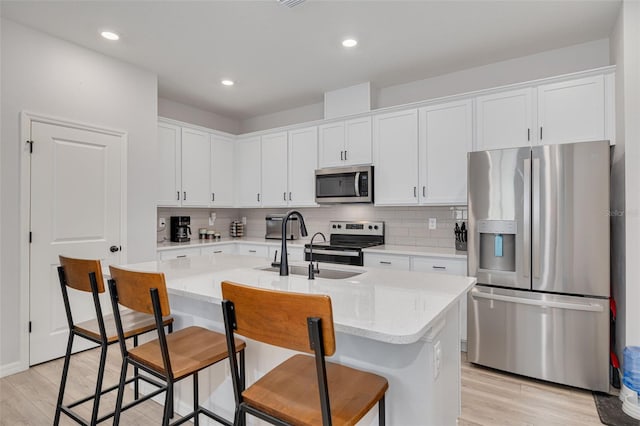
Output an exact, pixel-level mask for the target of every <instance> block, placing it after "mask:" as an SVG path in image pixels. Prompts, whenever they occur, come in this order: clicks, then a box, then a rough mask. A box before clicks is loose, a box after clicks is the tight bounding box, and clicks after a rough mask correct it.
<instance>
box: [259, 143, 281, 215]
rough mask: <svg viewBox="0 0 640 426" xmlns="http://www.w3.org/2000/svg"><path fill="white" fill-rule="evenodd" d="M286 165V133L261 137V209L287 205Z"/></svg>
mask: <svg viewBox="0 0 640 426" xmlns="http://www.w3.org/2000/svg"><path fill="white" fill-rule="evenodd" d="M287 164H288V161H287V132H280V133H274V134H271V135H265V136H262V200H261V201H262V206H263V207H284V206H286V205H287V201H288V191H287Z"/></svg>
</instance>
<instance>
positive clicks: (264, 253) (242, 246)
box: [236, 243, 269, 259]
mask: <svg viewBox="0 0 640 426" xmlns="http://www.w3.org/2000/svg"><path fill="white" fill-rule="evenodd" d="M236 250H237V251H236V253H237V254H243V255H245V256H256V257H264V258H265V259H266V258H268V257H269V246H265V245H262V244H247V243H239V244H237V246H236Z"/></svg>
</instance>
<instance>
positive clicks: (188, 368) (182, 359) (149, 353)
mask: <svg viewBox="0 0 640 426" xmlns="http://www.w3.org/2000/svg"><path fill="white" fill-rule="evenodd" d="M167 346H168V349H169V357H170V359H171V370H173V378H174V380H176V381H177V380H180V379H182V378H183V377H186V376H189V375H191V374H193V373H194V372H195V371H199V370H202V369H203V368H205V367H208V366H209V365H212V364H215V363H217V362H218V361H222V360H223V359H226V358H227V356H228V354H227V341H226V338H225V335H224V334H220V333H216V332H215V331H211V330H208V329H206V328H202V327H195V326H192V327H187V328H183V329H182V330H178V331H174V332H173V333H171V334H169V335H167ZM244 347H245V343H244V342H243V341H242V340H240V339H236V348H237V349H238V350H243V349H244ZM129 357H130V358H131V359H132V360H134V361H137V362H139V363H140V364H143V365H145V366H147V367H149V368H151V369H153V370H155V371H157V372H158V373H160V374H163V375H166V374H167V372H166V371H165V368H164V360H163V358H162V351H161V347H160V342H159V341H158V340H153V341H151V342H148V343H145V344H142V345H140V346H138V347H135V348H132V349H130V350H129Z"/></svg>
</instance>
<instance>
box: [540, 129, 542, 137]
mask: <svg viewBox="0 0 640 426" xmlns="http://www.w3.org/2000/svg"><path fill="white" fill-rule="evenodd" d="M540 140H542V126H540Z"/></svg>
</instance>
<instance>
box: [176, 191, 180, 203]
mask: <svg viewBox="0 0 640 426" xmlns="http://www.w3.org/2000/svg"><path fill="white" fill-rule="evenodd" d="M176 192H177V193H178V198H176V200H178V201H180V191H176Z"/></svg>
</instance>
